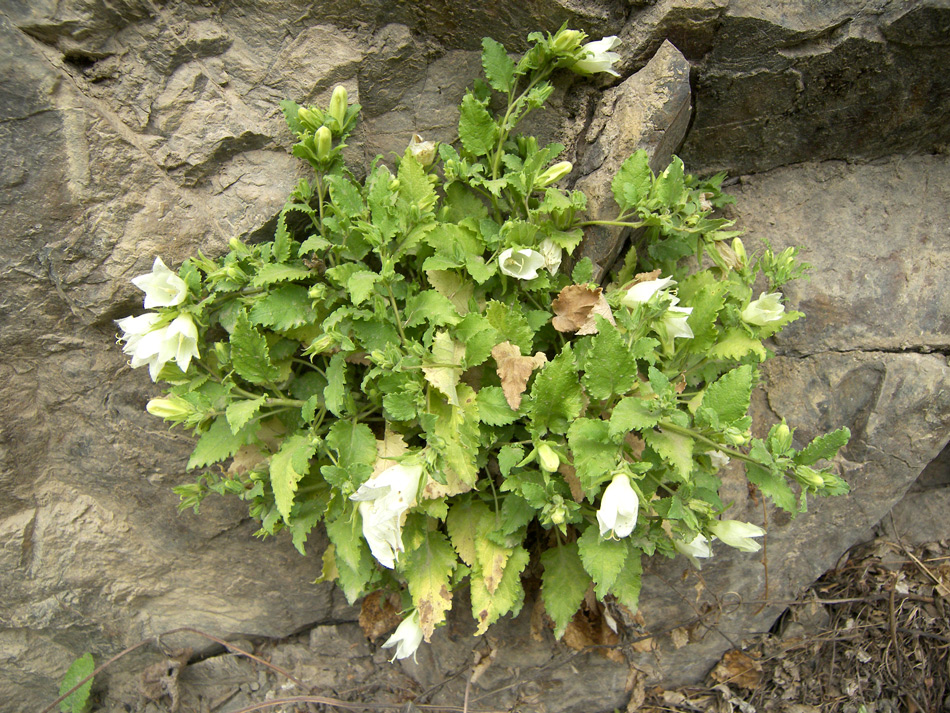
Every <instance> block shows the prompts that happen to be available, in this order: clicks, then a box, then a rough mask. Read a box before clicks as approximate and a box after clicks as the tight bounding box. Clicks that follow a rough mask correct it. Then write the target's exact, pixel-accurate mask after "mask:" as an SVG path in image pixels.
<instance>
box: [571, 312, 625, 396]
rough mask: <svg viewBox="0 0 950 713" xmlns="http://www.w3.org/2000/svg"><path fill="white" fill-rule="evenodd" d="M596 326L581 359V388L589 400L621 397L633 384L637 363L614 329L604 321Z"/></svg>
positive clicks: (600, 321) (599, 321)
mask: <svg viewBox="0 0 950 713" xmlns="http://www.w3.org/2000/svg"><path fill="white" fill-rule="evenodd" d="M597 326H598V330H599V331H598V333H597V335H596V336H594V338H593V340H592V341H591V346H590V349H589V350H588V352H587V357H586V358H585V359H584V386H585V387H586V388H587V393H588V394H589V395H590V397H591V398H592V399H608V398H610V397H611V396H615V395H616V396H623V395H624V394H626V393H627V392H628V391H630V389H631V388H632V387H633V385H634V384H635V383H636V381H637V360H636V359H634V358H633V356H631V354H630V350H629V349H628V348H627V344H626V342H624V340H623V337H621V335H620V332H619V331H618V330H617V328H616V327H615V326H613V325H612V324H610V323H609V322H607V321H606V320H598V324H597Z"/></svg>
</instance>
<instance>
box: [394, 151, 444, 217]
mask: <svg viewBox="0 0 950 713" xmlns="http://www.w3.org/2000/svg"><path fill="white" fill-rule="evenodd" d="M397 176H398V178H399V195H400V196H401V197H402V198H404V199H405V200H406V201H407V202H408V203H410V204H415V205H421V206H432V205H435V201H436V196H435V188H434V187H433V186H432V183H431V182H430V181H429V176H428V175H427V174H426V172H425V169H424V168H423V167H422V165H421V164H420V163H419V162H418V161H417V160H416V159H415V157H414V156H412V155H411V154H409V155H406V156H403V157H402V158H401V159H399V171H398V173H397Z"/></svg>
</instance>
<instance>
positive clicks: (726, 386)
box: [702, 364, 756, 425]
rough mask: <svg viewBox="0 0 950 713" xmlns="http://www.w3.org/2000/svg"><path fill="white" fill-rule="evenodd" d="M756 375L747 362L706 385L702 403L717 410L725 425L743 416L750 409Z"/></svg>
mask: <svg viewBox="0 0 950 713" xmlns="http://www.w3.org/2000/svg"><path fill="white" fill-rule="evenodd" d="M755 377H756V374H755V370H754V369H753V368H752V367H751V366H749V365H747V364H746V365H743V366H740V367H738V368H736V369H733V370H732V371H728V372H726V373H725V374H723V375H722V376H721V377H719V378H718V379H717V380H716V381H715V382H713V383H712V384H710V385H709V386H708V387H706V391H705V392H704V393H703V400H702V405H703V406H704V407H706V408H710V409H712V410H713V411H715V412H716V413H717V414H718V415H719V420H720V422H721V423H723V424H724V425H727V424H730V423H732V422H733V421H737V420H739V419H740V418H743V417H744V416H745V415H746V412H747V411H748V410H749V401H750V399H751V398H752V386H753V384H754V382H755Z"/></svg>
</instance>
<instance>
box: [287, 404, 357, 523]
mask: <svg viewBox="0 0 950 713" xmlns="http://www.w3.org/2000/svg"><path fill="white" fill-rule="evenodd" d="M338 423H339V422H338ZM374 445H375V443H374ZM316 449H317V442H316V441H315V440H314V439H313V438H311V437H310V436H309V435H308V434H303V433H296V434H294V435H293V436H290V437H289V438H285V439H284V442H283V443H282V444H281V446H280V450H279V451H277V453H275V454H274V455H273V456H272V457H271V460H270V484H271V488H272V489H273V491H274V502H275V503H276V504H277V510H278V511H279V512H280V514H281V516H283V518H284V521H285V522H287V521H288V520H289V518H290V509H291V508H292V507H293V505H294V494H295V493H296V492H297V483H298V481H299V480H300V479H301V478H302V477H304V476H305V475H306V474H307V473H308V472H309V471H310V458H311V457H312V456H313V454H314V451H316Z"/></svg>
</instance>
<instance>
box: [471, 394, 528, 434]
mask: <svg viewBox="0 0 950 713" xmlns="http://www.w3.org/2000/svg"><path fill="white" fill-rule="evenodd" d="M478 418H479V419H480V420H481V422H482V423H485V424H488V425H489V426H507V425H508V424H510V423H514V422H515V421H517V420H518V419H519V418H520V416H519V414H518V412H517V411H512V410H511V406H509V405H508V401H507V400H506V399H505V392H504V391H502V389H501V387H498V386H483V387H482V388H481V389H480V390H479V391H478Z"/></svg>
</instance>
